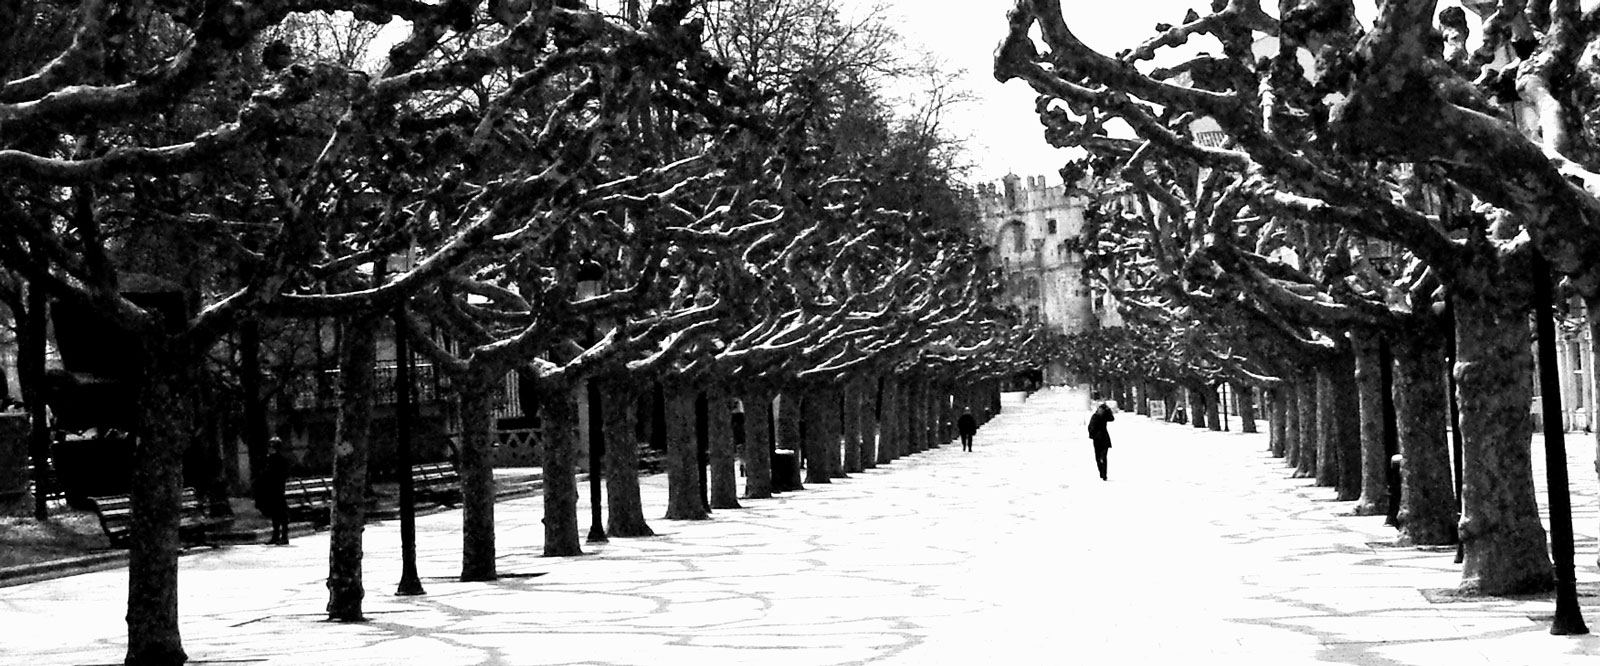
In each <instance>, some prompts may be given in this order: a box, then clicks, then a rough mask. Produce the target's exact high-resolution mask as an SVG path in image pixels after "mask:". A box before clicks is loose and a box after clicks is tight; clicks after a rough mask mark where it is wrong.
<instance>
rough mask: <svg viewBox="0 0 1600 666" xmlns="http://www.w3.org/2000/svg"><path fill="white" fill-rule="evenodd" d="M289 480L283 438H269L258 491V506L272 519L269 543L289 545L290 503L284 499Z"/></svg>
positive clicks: (263, 513) (287, 461)
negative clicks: (285, 487)
mask: <svg viewBox="0 0 1600 666" xmlns="http://www.w3.org/2000/svg"><path fill="white" fill-rule="evenodd" d="M288 482H289V459H288V458H287V457H285V454H284V451H283V440H281V439H279V438H277V437H273V438H272V439H270V440H267V458H266V460H264V461H262V466H261V488H260V489H259V490H258V492H257V493H256V508H257V509H260V510H261V515H262V516H265V517H266V518H267V520H270V521H272V538H271V539H268V540H267V545H271V546H287V545H289V503H288V502H287V501H286V500H285V499H284V496H283V491H284V486H285V485H287V484H288Z"/></svg>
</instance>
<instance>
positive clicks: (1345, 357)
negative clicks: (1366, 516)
mask: <svg viewBox="0 0 1600 666" xmlns="http://www.w3.org/2000/svg"><path fill="white" fill-rule="evenodd" d="M1330 380H1331V382H1332V387H1333V403H1334V406H1333V415H1332V418H1333V421H1334V423H1335V427H1334V435H1335V438H1336V439H1335V440H1334V455H1335V456H1336V458H1337V460H1338V464H1337V465H1335V467H1334V474H1335V477H1334V486H1333V487H1334V490H1335V491H1336V493H1337V494H1336V495H1335V499H1337V500H1339V501H1341V502H1351V501H1355V500H1356V499H1358V498H1360V497H1361V480H1362V478H1361V472H1362V469H1361V453H1362V451H1361V446H1362V444H1361V395H1360V393H1361V390H1360V388H1359V387H1358V386H1357V385H1356V359H1355V354H1354V350H1353V349H1351V348H1350V347H1348V346H1346V347H1345V349H1344V351H1343V352H1342V353H1341V354H1340V355H1339V361H1338V363H1336V364H1335V366H1334V372H1333V374H1332V375H1331V376H1330ZM1379 423H1380V424H1381V423H1382V421H1379ZM1380 427H1381V426H1380ZM1382 445H1383V440H1382V438H1379V440H1378V446H1382Z"/></svg>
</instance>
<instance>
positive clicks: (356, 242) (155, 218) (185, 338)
mask: <svg viewBox="0 0 1600 666" xmlns="http://www.w3.org/2000/svg"><path fill="white" fill-rule="evenodd" d="M0 19H4V20H5V21H6V22H7V24H8V25H14V26H24V27H25V29H20V30H14V31H10V32H7V33H5V34H4V35H3V36H0V54H3V57H0V225H3V227H4V233H3V234H0V264H3V266H4V268H5V276H4V278H5V280H4V282H5V284H4V287H5V288H4V289H0V292H4V294H5V298H6V302H7V304H8V305H9V306H10V309H11V312H12V315H13V317H14V318H15V319H16V320H17V321H18V322H20V323H21V326H20V328H21V330H22V331H23V332H24V333H26V335H25V336H24V337H25V339H24V344H25V346H26V347H27V348H28V349H29V350H34V351H37V352H38V353H31V352H30V353H25V354H24V357H25V358H37V359H41V362H39V363H31V362H30V365H29V367H28V368H27V369H26V371H25V372H24V377H23V383H24V387H25V390H26V392H27V393H28V395H26V397H27V402H28V403H29V406H30V408H31V409H33V410H34V414H35V416H36V417H37V418H36V419H35V422H36V423H43V422H44V418H43V409H44V403H45V396H44V394H43V388H42V387H43V386H44V384H45V382H44V381H43V374H44V369H43V364H42V358H43V353H42V349H43V345H44V339H45V337H46V333H45V324H44V322H45V321H46V318H47V316H48V315H47V312H48V311H49V310H50V309H52V308H56V309H62V310H71V311H78V312H87V313H91V314H92V320H93V321H95V322H96V327H97V331H98V332H99V333H101V334H102V335H103V336H104V337H105V338H106V339H116V340H124V341H127V344H126V345H124V347H125V348H126V351H127V358H125V359H123V365H125V366H127V368H126V369H125V371H123V372H121V373H120V374H119V376H117V377H114V378H113V379H115V380H117V381H119V382H122V383H123V384H124V385H125V386H126V387H127V389H128V391H127V393H128V395H132V396H136V400H137V408H136V409H135V410H132V412H133V414H134V416H133V417H132V420H131V422H130V424H129V426H130V428H131V429H132V430H133V432H134V433H135V434H136V437H135V439H134V442H135V444H134V447H135V448H134V458H133V465H132V470H131V473H132V484H131V488H132V489H133V491H132V493H131V495H132V504H133V512H134V515H135V529H134V532H133V538H132V539H131V547H130V558H129V574H130V575H129V588H128V613H127V621H128V652H127V663H129V664H140V665H145V664H162V665H164V664H178V663H182V662H184V661H185V659H186V656H185V654H184V651H183V648H182V642H181V636H180V631H179V623H178V618H179V615H178V596H177V589H178V551H179V540H178V517H179V512H178V506H179V498H180V493H181V491H182V485H183V480H182V473H181V468H182V456H183V454H184V452H185V451H186V450H188V449H189V448H190V443H191V441H192V440H193V439H194V438H195V437H196V436H197V432H198V431H199V430H200V428H201V425H202V423H204V422H205V421H206V420H207V418H208V417H210V416H212V415H209V414H206V413H205V412H206V407H203V406H202V402H201V401H199V400H197V399H196V397H195V391H196V387H198V386H202V385H205V384H206V381H205V380H206V375H207V372H208V370H209V369H210V368H212V367H214V365H215V363H216V361H217V357H218V355H219V354H221V353H230V354H231V353H237V354H238V355H239V358H238V363H239V365H240V366H241V367H246V368H259V366H260V365H261V364H263V363H268V364H270V363H272V362H274V359H275V358H276V359H277V360H278V361H281V360H282V359H284V358H287V357H291V356H292V354H288V353H281V354H279V353H275V351H274V347H273V345H272V344H271V337H272V336H271V335H269V334H270V332H271V331H274V330H280V328H281V327H283V326H284V325H285V324H284V322H290V323H294V322H299V323H300V324H297V325H300V326H302V327H309V328H310V329H311V330H319V331H320V330H322V328H323V327H324V326H325V325H327V323H328V322H333V323H334V325H335V326H336V327H337V328H338V330H339V335H338V336H337V340H338V349H337V359H338V365H339V369H340V372H339V378H340V379H339V381H340V383H341V386H340V387H339V389H340V390H339V392H338V393H339V395H340V396H341V407H340V415H339V420H338V432H337V434H336V437H335V439H336V442H335V444H334V456H333V458H334V477H335V481H334V484H335V507H334V509H333V519H332V528H331V529H332V539H331V541H332V546H331V549H332V550H331V553H330V571H329V578H328V586H329V603H328V612H329V615H330V617H332V618H334V619H338V620H359V619H361V617H362V611H361V604H362V599H363V597H364V594H365V592H364V589H365V587H364V584H363V581H362V576H361V558H362V544H361V533H362V526H363V524H364V522H365V516H364V513H363V512H364V508H363V507H364V506H365V502H364V498H365V497H364V496H365V491H366V487H367V485H368V484H367V468H368V460H367V457H368V456H367V452H368V444H369V440H370V439H371V436H372V401H373V398H374V387H373V373H372V368H373V365H374V359H375V356H376V353H377V352H376V350H377V349H378V347H379V345H380V341H379V339H378V336H379V332H380V331H381V330H384V325H382V322H383V321H385V320H389V321H393V322H395V324H394V326H393V330H394V336H395V337H396V338H397V339H404V340H405V341H406V343H407V344H408V346H409V347H410V348H411V349H413V350H415V351H416V353H419V354H421V355H423V356H424V357H426V358H428V359H429V360H430V361H431V362H432V367H433V371H434V372H435V373H436V374H438V375H439V376H441V377H445V378H448V380H449V382H448V383H449V385H450V386H452V387H454V390H455V391H456V396H455V398H456V399H457V400H459V403H460V413H461V424H462V432H461V444H460V456H459V467H460V476H461V485H462V495H463V498H464V499H463V522H464V524H463V566H462V574H461V576H462V578H463V579H464V580H488V579H493V578H494V577H495V576H496V571H495V568H494V560H495V556H496V553H495V545H494V503H493V496H494V493H493V483H494V482H493V475H492V470H491V469H490V464H489V459H488V456H487V453H488V451H489V448H490V442H491V428H492V427H493V419H492V416H493V414H492V405H493V400H494V393H495V390H496V387H498V386H501V385H503V382H504V377H505V376H506V375H507V373H517V375H518V378H519V380H520V381H521V382H522V385H523V386H524V387H527V389H528V394H529V395H530V396H531V397H532V398H533V403H534V404H536V410H537V413H538V414H539V415H540V416H541V417H542V418H543V421H544V423H545V427H544V432H545V434H546V439H545V442H544V459H543V465H544V478H545V480H546V484H545V489H544V494H545V516H546V519H545V526H546V539H545V549H546V553H547V554H550V555H571V554H576V553H578V552H580V546H579V542H578V533H579V532H578V527H577V526H578V517H577V515H576V507H577V499H578V489H577V487H576V483H575V481H574V479H575V477H574V473H575V472H576V469H575V463H576V461H577V459H578V455H577V451H578V442H579V441H580V437H579V435H578V434H577V433H576V424H577V423H578V422H579V419H578V418H577V412H576V410H577V406H576V402H575V401H574V399H573V397H574V396H575V395H576V394H577V392H578V391H581V390H587V387H594V388H595V391H594V392H593V393H597V394H599V395H600V396H602V397H601V399H600V400H598V401H597V403H596V404H598V405H601V406H602V409H603V410H604V413H603V415H602V419H601V420H602V421H603V422H604V425H603V428H602V429H603V431H605V432H606V433H607V435H608V437H607V439H608V440H609V441H610V442H613V443H615V442H624V443H628V444H631V437H630V435H629V433H630V431H631V427H630V425H629V424H628V422H627V421H628V419H629V418H631V417H630V416H629V414H630V411H629V410H627V409H620V408H617V406H620V405H626V404H629V402H630V396H631V395H632V394H633V393H634V392H635V391H637V390H638V389H637V387H641V386H648V385H650V384H652V383H655V382H660V383H662V384H663V385H665V386H666V387H667V389H666V391H665V394H666V395H668V396H670V405H669V407H668V409H667V410H666V413H667V414H668V415H669V416H668V418H667V423H668V427H667V432H668V438H669V440H670V441H673V442H680V444H676V445H673V446H671V451H672V460H671V461H669V470H670V472H669V474H670V475H671V479H672V484H671V486H672V488H673V490H672V494H673V498H674V499H673V502H672V506H671V507H669V509H668V514H669V515H670V516H671V517H674V518H697V517H703V516H704V515H705V512H706V511H707V510H708V509H709V508H713V507H717V508H720V507H729V506H734V505H736V504H737V497H736V493H735V491H734V474H735V472H734V469H735V468H734V466H733V461H734V460H735V459H736V458H739V457H741V454H742V459H743V462H744V463H745V465H746V471H747V473H749V474H750V475H751V476H750V481H749V482H748V485H747V487H746V493H745V494H746V496H747V497H761V496H763V495H764V494H765V493H767V492H770V487H768V488H763V484H764V483H767V482H768V478H769V476H770V461H769V460H767V459H766V455H767V451H766V449H765V448H764V447H762V446H760V445H758V444H757V443H759V442H763V441H770V440H768V439H765V438H763V437H762V436H761V435H760V434H759V433H757V432H752V433H750V434H749V435H748V436H747V438H746V442H747V445H746V450H745V451H743V452H737V451H732V450H731V444H730V442H731V439H730V438H728V437H727V436H726V434H725V433H723V432H721V429H722V423H723V421H724V420H723V419H709V420H707V425H708V428H712V429H714V430H716V432H715V433H714V434H712V435H711V436H710V437H709V441H710V442H712V451H711V456H710V458H711V460H710V461H709V462H710V467H709V478H708V479H707V482H708V485H709V489H710V497H711V501H710V502H708V503H702V502H699V501H697V500H696V499H695V494H693V493H692V492H691V490H690V489H691V488H694V487H697V486H698V485H699V483H698V481H699V479H698V478H697V475H698V470H699V469H700V466H699V465H697V464H695V465H691V464H688V461H687V459H686V458H684V457H683V456H684V454H683V453H682V452H683V451H684V450H685V449H684V448H683V446H682V444H681V441H682V440H684V439H685V437H686V435H685V433H686V432H687V431H689V430H692V429H693V428H690V427H688V426H687V425H686V424H687V423H689V420H688V417H687V416H686V415H691V414H693V412H694V406H693V397H694V396H695V395H697V394H699V393H702V392H703V393H705V394H706V401H707V403H708V404H709V405H714V406H715V407H714V408H708V410H709V409H715V410H717V411H715V412H711V413H720V412H721V410H725V409H726V405H727V400H728V399H729V398H731V397H738V398H740V399H741V400H742V402H743V404H744V407H745V409H746V410H747V419H746V423H747V425H748V426H749V427H750V428H751V429H752V430H759V429H760V428H761V425H762V424H764V423H765V419H763V418H760V417H759V416H757V415H755V414H751V412H752V411H753V412H758V413H759V412H761V411H763V409H764V405H770V404H772V397H773V396H775V395H782V396H784V398H785V401H787V399H789V398H791V397H794V398H798V404H799V405H801V409H802V410H804V411H805V412H806V414H807V417H806V419H805V423H807V424H808V429H807V432H808V433H809V434H808V436H807V438H806V440H805V441H807V442H808V444H807V446H808V447H809V448H808V452H807V457H808V459H809V464H808V475H809V479H808V480H810V481H811V482H824V481H825V480H826V479H827V478H829V477H832V476H833V475H834V474H836V473H843V472H848V471H851V470H854V469H859V468H862V467H864V466H865V465H867V464H868V463H869V462H872V463H880V462H887V461H888V460H891V459H893V458H894V457H895V456H897V455H900V454H904V453H907V452H914V451H917V450H920V449H921V448H926V447H927V446H931V445H933V444H935V443H937V442H938V441H941V440H939V437H941V436H944V435H940V434H938V433H940V432H942V431H941V429H942V428H945V427H947V426H945V425H944V424H945V422H946V421H947V420H948V415H942V416H941V415H938V410H946V409H952V408H953V407H954V406H958V405H959V406H966V405H979V404H987V403H989V402H992V401H990V400H987V399H985V398H984V397H983V396H984V395H988V394H990V393H992V390H993V388H994V384H993V383H992V382H991V381H990V380H992V379H993V378H995V377H999V376H1004V375H1008V374H1010V373H1011V371H1012V369H1013V368H1014V367H1016V366H1018V365H1023V366H1026V365H1035V364H1038V363H1039V361H1040V358H1039V357H1040V355H1041V354H1043V353H1044V350H1045V348H1046V347H1045V344H1044V343H1045V337H1046V336H1045V335H1044V334H1043V333H1042V332H1041V331H1039V330H1038V329H1037V328H1032V327H1030V326H1029V325H1028V324H1026V323H1025V322H1023V321H1022V320H1021V319H1020V318H1019V317H1017V316H1016V313H1014V312H1010V311H1007V310H1006V309H1004V308H1002V307H1001V306H999V305H998V304H997V300H996V298H995V296H996V294H997V291H998V290H999V289H1000V287H999V281H998V279H997V276H996V274H995V271H994V269H993V268H992V267H991V266H990V265H989V262H988V259H987V253H986V252H987V251H986V249H985V248H984V247H983V246H982V244H981V242H979V241H978V240H977V238H976V235H975V234H974V233H973V232H972V229H971V225H972V224H973V216H972V215H971V205H970V202H969V200H968V198H967V197H965V196H964V195H963V193H962V191H961V188H959V187H958V186H957V185H956V183H955V181H954V176H955V170H954V168H953V162H952V161H951V160H952V154H951V152H950V147H951V146H950V143H949V142H948V141H947V140H946V139H945V138H943V137H942V136H940V135H939V133H938V131H937V129H938V127H937V112H938V110H939V109H937V108H930V109H924V113H920V114H914V115H913V116H912V118H911V119H910V120H904V119H900V118H897V117H896V116H895V115H894V114H893V113H892V112H891V105H890V103H889V101H888V100H887V99H885V98H884V96H883V95H882V94H881V93H879V92H878V90H879V89H880V85H879V84H880V83H881V82H882V80H883V78H884V77H886V76H889V75H892V74H895V73H897V72H900V71H901V70H908V69H912V67H911V66H910V65H906V64H902V63H898V62H897V61H896V59H894V58H892V57H890V52H889V42H888V41H887V40H888V39H889V38H890V34H891V33H890V31H888V30H886V29H885V28H884V26H883V24H882V22H881V20H879V19H875V18H873V17H868V18H867V19H862V20H859V21H858V20H854V19H848V18H846V17H844V16H843V15H841V14H840V12H839V11H838V10H837V9H836V8H835V7H834V5H833V3H831V2H829V1H827V0H807V1H802V0H742V1H729V2H715V3H700V2H689V1H687V0H664V1H662V2H657V3H654V4H653V5H652V6H650V7H642V6H641V4H640V3H639V2H637V1H630V2H624V3H620V4H619V5H618V6H615V7H596V6H592V5H588V4H584V3H581V2H576V1H573V0H533V1H530V2H511V1H491V2H488V3H480V2H477V1H476V0H444V1H443V2H437V3H433V2H413V1H411V0H399V1H395V0H381V1H368V0H317V1H314V2H291V1H288V0H267V1H266V2H252V3H240V2H229V1H222V2H204V3H192V2H182V1H179V2H133V3H107V2H102V1H101V0H84V1H83V2H80V3H76V4H72V3H68V4H62V3H48V2H33V1H30V0H12V1H8V2H0ZM396 19H398V20H396ZM400 24H404V25H403V26H402V25H400ZM374 40H378V41H376V42H375V41H374ZM375 43H384V44H387V51H386V52H385V53H383V54H382V55H380V56H373V55H371V54H370V51H371V49H369V48H364V47H368V46H371V45H373V44H375ZM941 99H943V98H941ZM152 284H153V285H155V287H154V289H155V290H156V291H158V292H162V293H170V294H177V295H178V298H177V299H176V300H173V299H165V300H159V301H152V300H149V299H146V298H142V297H140V296H139V294H145V293H149V290H148V289H147V287H150V286H151V285H152ZM64 332H65V331H64V330H63V329H62V328H60V327H58V329H57V331H56V333H57V337H58V338H60V336H61V335H62V334H63V333H64ZM264 337H265V338H267V339H266V340H263V338H264ZM224 343H231V344H224ZM219 350H221V351H219ZM260 384H261V383H260V379H259V370H253V371H246V372H243V373H242V374H241V376H240V377H239V379H238V387H239V389H238V390H239V391H240V393H241V399H240V402H241V403H242V404H244V405H245V408H246V414H245V418H244V420H245V421H246V422H247V424H249V425H248V427H247V429H248V430H249V431H250V433H249V439H250V442H251V443H252V445H253V446H256V447H259V446H260V444H261V443H263V442H264V439H265V436H266V434H265V425H264V424H265V418H264V416H263V415H262V414H263V412H262V410H261V409H260V407H259V402H260V400H261V398H262V396H261V390H262V388H261V385H260ZM973 387H979V389H973ZM975 391H977V392H975ZM868 404H870V405H871V407H870V408H869V407H866V406H859V407H851V406H855V405H868ZM252 405H255V406H254V407H252ZM607 405H610V406H612V407H611V408H610V409H606V408H605V406H607ZM975 411H977V412H979V413H982V410H975ZM868 414H871V415H874V416H873V417H872V418H871V419H867V420H862V419H858V418H856V417H865V415H868ZM874 422H876V427H875V428H874ZM40 430H41V432H42V428H40ZM946 434H947V433H946ZM47 437H48V434H47V433H44V434H42V435H41V439H39V440H38V441H36V446H35V449H34V452H35V455H36V463H37V464H38V465H39V467H40V469H43V460H44V457H45V456H46V455H48V449H47V446H48V443H47V441H46V440H45V439H43V438H47ZM868 442H871V443H874V444H875V445H869V444H868ZM605 451H606V460H605V465H604V467H605V474H606V483H607V490H608V493H607V494H608V498H607V504H608V507H609V509H610V520H609V524H608V528H609V529H608V531H609V532H610V533H611V534H612V535H613V536H637V535H641V534H648V533H649V527H648V525H647V524H645V522H644V520H643V514H642V508H641V507H640V506H639V501H638V491H637V459H636V456H637V450H636V449H635V448H634V447H633V446H631V445H612V446H607V447H606V449H605ZM704 504H710V507H707V506H704Z"/></svg>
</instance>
